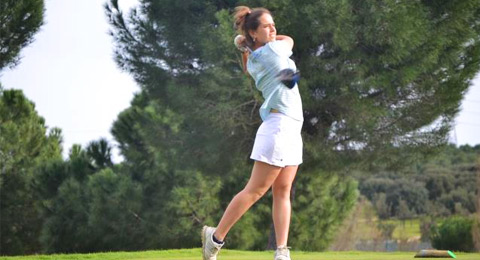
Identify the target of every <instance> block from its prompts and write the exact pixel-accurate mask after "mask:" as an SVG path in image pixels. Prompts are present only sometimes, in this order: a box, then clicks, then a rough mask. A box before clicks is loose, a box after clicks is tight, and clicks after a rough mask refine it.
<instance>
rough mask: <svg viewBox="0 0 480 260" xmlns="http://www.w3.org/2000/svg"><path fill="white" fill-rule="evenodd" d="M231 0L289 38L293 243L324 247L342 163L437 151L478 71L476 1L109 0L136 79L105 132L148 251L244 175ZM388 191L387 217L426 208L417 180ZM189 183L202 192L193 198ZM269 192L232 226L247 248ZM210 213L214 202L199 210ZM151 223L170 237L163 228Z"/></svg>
mask: <svg viewBox="0 0 480 260" xmlns="http://www.w3.org/2000/svg"><path fill="white" fill-rule="evenodd" d="M240 4H242V5H251V6H264V7H266V8H268V9H270V10H272V12H273V14H274V18H275V20H276V24H277V26H278V28H277V29H278V31H279V33H280V34H286V35H291V36H292V37H293V38H294V39H295V48H294V56H293V57H294V59H295V61H296V62H297V65H298V67H299V69H300V70H301V71H302V77H303V78H302V81H301V82H300V91H301V94H302V98H303V103H304V116H305V122H304V131H303V138H304V142H305V145H304V147H305V156H304V157H305V163H304V164H303V165H302V167H301V168H300V172H299V177H298V181H297V187H296V188H295V190H296V192H297V194H299V195H298V196H297V197H296V198H295V201H294V216H293V219H292V227H295V228H292V230H293V231H292V232H291V239H290V241H292V243H293V244H292V245H294V246H296V247H297V248H300V249H308V250H320V249H324V248H326V246H327V244H328V241H329V240H331V237H332V234H333V233H334V232H335V229H336V227H337V226H338V224H339V223H341V220H342V219H343V218H344V217H345V216H346V215H347V213H348V211H349V210H350V209H351V208H352V206H353V203H354V201H355V196H356V192H355V187H356V185H355V182H354V181H353V180H351V179H348V178H344V177H343V176H346V173H348V172H349V171H351V170H352V169H358V168H364V169H376V168H377V169H378V168H380V167H384V168H386V169H398V168H401V167H402V166H405V165H408V163H410V162H412V161H414V160H415V159H416V158H418V157H419V155H424V154H429V153H432V152H437V151H438V150H439V147H440V146H441V145H442V144H444V143H445V141H446V139H447V138H446V137H447V134H448V131H449V128H450V125H451V122H452V120H453V118H454V116H455V114H456V113H457V111H458V107H459V104H460V100H461V98H462V95H463V93H464V92H465V90H466V89H467V88H468V86H469V84H470V81H471V79H472V78H473V76H474V74H475V72H476V71H478V69H479V59H480V55H479V52H480V43H479V41H478V40H479V39H478V35H479V31H480V28H479V26H478V25H477V24H476V21H477V20H478V16H479V14H480V12H478V10H479V9H480V3H479V2H478V1H475V0H469V1H463V2H462V3H461V4H458V5H453V4H451V3H450V2H442V3H436V2H435V3H433V2H429V1H423V2H418V1H416V2H398V1H380V2H379V1H353V0H346V1H324V0H320V1H292V0H275V1H270V0H269V1H262V0H261V1H223V2H219V1H182V2H181V3H180V2H178V1H174V0H162V1H150V0H147V1H141V2H140V4H139V6H138V7H137V8H136V9H134V10H132V11H131V12H130V13H129V16H128V17H125V16H124V15H123V14H122V12H121V11H120V10H119V9H118V1H117V0H111V1H109V2H108V3H107V4H106V5H105V7H106V14H107V17H108V18H109V21H110V23H111V25H112V28H111V30H112V31H111V35H112V37H113V39H114V42H115V45H116V46H115V58H116V61H117V63H118V65H119V66H120V67H121V68H123V69H124V70H125V71H128V72H129V73H131V74H132V76H133V77H134V78H135V80H136V81H137V82H138V83H139V85H140V86H141V92H140V93H139V94H137V96H136V97H135V98H134V100H133V101H132V104H131V107H130V108H128V109H126V110H125V111H124V112H122V113H121V114H120V116H119V117H118V119H117V121H116V122H115V123H114V126H113V128H112V133H113V134H114V136H115V138H116V139H117V141H118V142H119V144H120V149H121V151H122V154H123V155H124V157H125V163H124V165H125V167H126V168H125V171H126V172H128V174H130V176H131V177H132V179H133V180H136V181H139V182H140V183H142V191H143V197H144V198H145V201H144V204H143V216H144V217H145V219H146V221H145V222H146V223H157V225H155V226H153V225H152V226H150V228H147V229H146V230H147V232H146V237H149V238H151V239H149V241H152V242H151V243H147V244H145V245H144V248H151V247H154V246H157V247H166V248H168V247H176V246H178V245H179V244H178V241H176V240H175V239H174V238H170V239H167V237H168V234H171V232H169V231H170V227H171V226H172V225H175V224H177V225H181V226H182V227H183V228H185V233H186V234H189V233H190V232H194V230H197V229H199V228H200V227H201V224H203V223H200V222H201V221H198V220H204V221H206V222H208V221H210V220H206V219H208V218H211V219H215V218H217V219H218V217H219V214H220V212H221V210H222V209H224V208H225V207H226V204H227V203H228V202H229V201H230V199H231V198H232V197H233V195H234V194H235V193H236V192H238V191H239V190H240V187H241V185H243V183H245V179H246V178H248V173H249V172H250V171H249V168H250V166H249V165H250V164H251V162H249V161H248V154H249V153H250V150H251V145H252V142H253V138H254V136H255V131H256V129H257V128H258V126H259V124H260V119H259V117H258V115H257V113H258V112H257V111H258V107H259V104H260V103H261V102H262V98H261V96H260V94H259V93H258V91H256V90H255V86H254V84H253V82H252V80H251V79H249V78H248V77H245V76H244V75H243V73H242V70H241V66H240V55H239V53H238V52H237V51H236V50H235V47H234V46H233V44H232V39H233V37H234V36H235V32H234V30H233V28H232V17H231V11H232V10H233V8H234V7H235V6H237V5H240ZM446 18H448V19H446ZM306 25H308V29H300V28H305V26H306ZM427 126H428V127H427ZM340 176H342V178H343V179H342V181H344V182H341V181H340V180H341V179H340ZM189 179H194V180H198V182H199V183H200V184H201V183H202V182H203V181H204V180H205V181H207V180H208V181H210V180H211V181H212V185H213V187H215V188H214V189H213V190H210V191H200V190H198V189H196V188H192V187H190V186H189V185H191V184H190V183H191V181H190V180H189ZM218 179H220V180H221V186H220V188H219V189H218V190H217V189H216V187H217V186H216V185H217V184H218V183H217V180H218ZM187 187H190V189H192V190H188V189H187ZM390 188H393V189H392V192H391V193H388V194H387V193H386V192H384V193H385V194H386V198H385V201H386V203H387V208H388V209H389V210H390V212H389V214H390V215H391V214H397V213H398V212H399V210H400V209H402V210H401V212H402V214H407V213H408V214H407V215H409V213H412V212H413V213H414V214H421V213H423V212H424V210H425V209H424V205H423V204H424V203H425V202H426V201H427V199H428V196H429V194H428V191H427V190H426V189H425V188H424V187H422V186H421V185H418V184H416V183H413V182H412V181H408V180H402V181H401V183H400V185H399V187H396V188H395V185H392V186H390ZM194 194H201V195H202V196H204V198H202V199H200V198H197V199H196V200H193V198H194ZM215 194H218V195H215ZM215 196H219V197H217V198H216V197H215ZM182 199H187V200H188V201H192V203H193V205H191V206H187V205H185V204H182V202H183V200H182ZM203 199H205V201H204V200H203ZM402 200H404V201H405V202H401V201H402ZM164 201H168V203H169V205H174V207H173V208H172V207H166V204H165V203H164ZM268 202H269V198H266V199H265V200H262V201H260V202H259V204H258V205H257V206H256V207H255V208H254V209H253V211H252V212H251V213H252V214H253V213H254V215H251V216H246V219H245V221H244V222H240V223H239V224H238V225H239V228H238V229H234V230H232V233H231V234H229V237H231V238H232V241H234V240H237V241H238V240H241V241H252V240H253V241H255V242H254V243H252V244H251V245H249V247H248V248H264V245H262V241H261V240H258V242H257V237H258V236H261V234H268V228H269V227H270V222H271V220H270V219H271V217H270V216H269V214H268V211H267V210H266V209H268V208H269V204H268ZM312 202H313V203H312ZM204 204H207V205H210V206H211V208H210V207H209V208H208V209H207V208H205V209H204V211H202V212H200V213H198V214H199V215H198V216H200V218H198V216H197V215H195V214H194V213H193V212H194V210H199V209H198V208H197V207H198V206H199V205H204ZM406 205H408V211H410V212H408V211H407V209H406V207H405V206H406ZM179 207H180V208H179ZM166 209H168V211H167V210H166ZM187 212H190V213H187ZM208 212H216V213H212V214H213V215H211V216H209V217H206V216H204V214H208ZM193 216H197V218H198V220H195V218H194V217H193ZM242 221H243V220H242ZM148 225H150V224H148ZM251 227H254V228H255V229H256V230H257V232H253V233H252V235H251V236H252V238H251V239H250V240H248V239H246V238H247V237H246V236H245V235H244V234H245V233H242V230H248V228H251ZM155 232H157V233H162V234H165V233H167V235H165V239H161V238H158V237H154V236H153V233H155ZM195 232H196V231H195ZM259 234H260V235H259ZM194 239H197V240H198V238H194ZM197 242H198V241H197ZM185 243H192V244H193V243H195V241H189V242H183V243H182V244H181V245H182V246H183V245H186V244H185ZM189 245H190V244H189ZM231 245H234V246H240V245H237V244H235V242H232V243H231Z"/></svg>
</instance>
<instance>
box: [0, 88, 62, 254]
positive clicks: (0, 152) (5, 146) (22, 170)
mask: <svg viewBox="0 0 480 260" xmlns="http://www.w3.org/2000/svg"><path fill="white" fill-rule="evenodd" d="M60 143H61V131H60V130H59V129H57V128H53V129H51V130H50V132H49V133H48V134H47V127H46V126H45V121H44V119H43V118H42V117H40V116H39V115H38V114H37V112H36V111H35V106H34V104H33V103H32V102H31V101H29V100H28V99H27V98H26V97H25V96H24V95H23V93H22V91H20V90H2V89H0V219H1V221H0V233H1V236H0V255H12V254H27V253H34V252H38V250H39V248H40V245H39V242H38V237H39V236H40V227H41V223H42V220H41V218H40V216H39V214H38V212H37V210H36V197H35V196H34V194H33V190H32V187H31V180H32V179H33V177H34V170H35V168H36V167H37V166H38V165H40V164H41V163H42V162H43V161H47V160H55V159H59V158H61V146H60Z"/></svg>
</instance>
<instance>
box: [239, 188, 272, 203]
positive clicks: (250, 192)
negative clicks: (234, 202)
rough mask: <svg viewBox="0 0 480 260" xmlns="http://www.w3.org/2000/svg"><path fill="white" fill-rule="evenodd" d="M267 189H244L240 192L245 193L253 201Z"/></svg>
mask: <svg viewBox="0 0 480 260" xmlns="http://www.w3.org/2000/svg"><path fill="white" fill-rule="evenodd" d="M267 190H268V189H248V188H246V189H244V190H243V191H242V192H244V193H245V194H247V195H248V196H249V197H250V198H251V199H252V200H253V201H257V200H259V199H260V198H261V197H263V195H265V193H266V192H267Z"/></svg>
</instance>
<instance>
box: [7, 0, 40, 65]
mask: <svg viewBox="0 0 480 260" xmlns="http://www.w3.org/2000/svg"><path fill="white" fill-rule="evenodd" d="M44 12H45V9H44V1H43V0H3V1H1V2H0V24H1V25H2V26H0V71H1V70H2V69H3V68H4V67H7V66H10V67H13V66H15V65H17V64H18V62H19V60H20V57H19V54H20V50H21V49H22V48H23V47H25V46H27V45H28V44H30V43H31V42H32V41H33V35H35V33H36V32H37V31H38V30H39V29H40V27H41V26H42V24H43V15H44Z"/></svg>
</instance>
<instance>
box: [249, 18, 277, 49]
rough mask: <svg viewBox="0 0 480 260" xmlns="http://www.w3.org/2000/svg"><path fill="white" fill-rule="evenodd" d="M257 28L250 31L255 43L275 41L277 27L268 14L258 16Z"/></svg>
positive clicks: (262, 43)
mask: <svg viewBox="0 0 480 260" xmlns="http://www.w3.org/2000/svg"><path fill="white" fill-rule="evenodd" d="M259 23H260V25H259V26H258V28H257V30H255V31H250V36H252V38H253V39H255V45H264V44H266V43H267V42H271V41H275V38H276V36H277V29H275V23H274V22H273V18H272V16H271V15H270V14H268V13H264V14H262V15H261V16H260V17H259Z"/></svg>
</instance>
